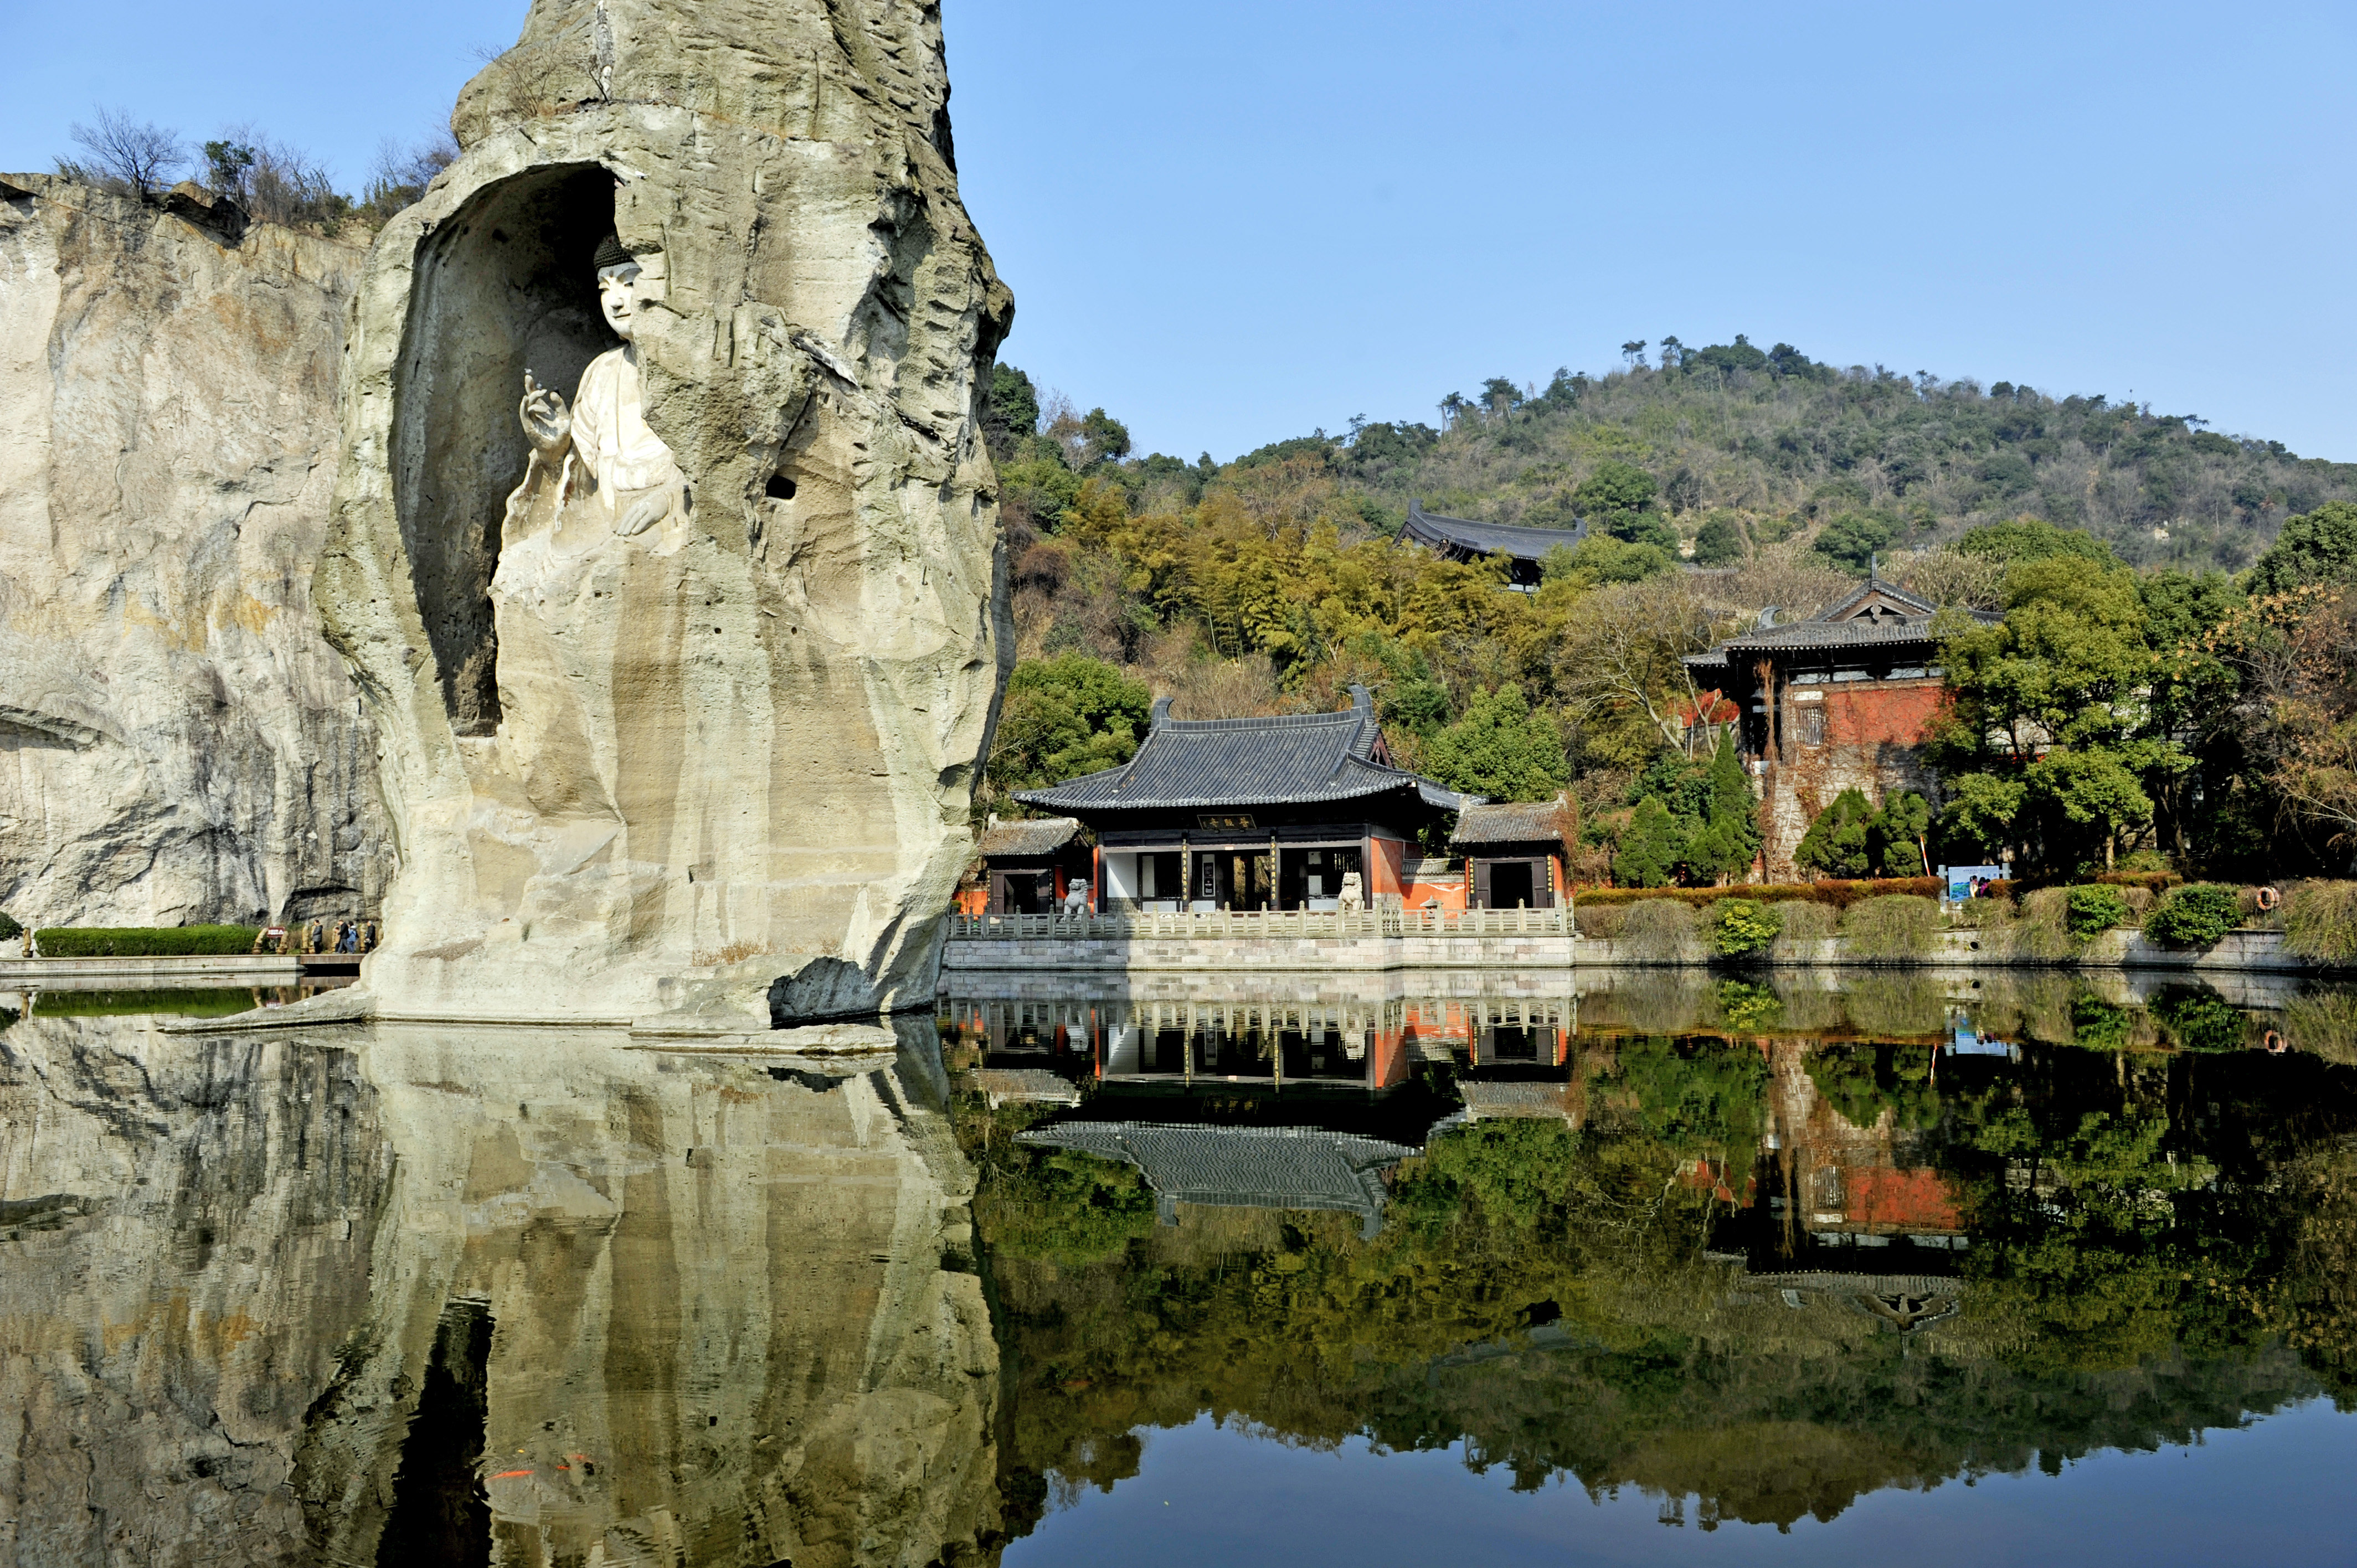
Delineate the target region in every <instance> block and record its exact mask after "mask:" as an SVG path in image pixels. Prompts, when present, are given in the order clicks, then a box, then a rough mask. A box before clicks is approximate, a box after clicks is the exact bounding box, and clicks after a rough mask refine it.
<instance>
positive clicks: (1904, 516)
mask: <svg viewBox="0 0 2357 1568" xmlns="http://www.w3.org/2000/svg"><path fill="white" fill-rule="evenodd" d="M1643 347H1644V346H1642V345H1634V344H1632V345H1631V346H1630V348H1629V350H1628V358H1629V359H1630V360H1631V363H1630V365H1629V366H1628V367H1627V368H1624V369H1621V370H1616V371H1611V372H1610V373H1609V374H1605V375H1600V376H1591V375H1586V374H1577V373H1574V372H1571V371H1557V372H1556V373H1555V377H1554V379H1553V380H1552V381H1550V382H1549V383H1548V384H1547V385H1546V386H1545V387H1544V388H1540V387H1538V386H1537V385H1535V384H1525V385H1523V386H1520V387H1517V386H1516V385H1514V384H1513V383H1512V381H1508V380H1506V379H1504V378H1502V377H1501V378H1493V379H1492V380H1491V381H1488V382H1487V383H1485V384H1484V385H1482V386H1481V387H1480V388H1479V389H1478V390H1477V392H1476V394H1475V395H1473V396H1471V397H1467V396H1463V395H1460V394H1458V393H1451V394H1449V396H1448V397H1447V398H1446V399H1443V400H1440V401H1439V403H1438V405H1437V413H1436V416H1435V417H1436V422H1437V427H1436V424H1427V423H1424V422H1411V423H1390V422H1384V423H1375V424H1363V423H1360V422H1357V421H1353V422H1352V424H1353V428H1352V429H1351V430H1349V431H1346V432H1343V433H1340V434H1337V435H1329V434H1327V433H1326V432H1323V431H1319V432H1318V433H1316V434H1314V435H1307V436H1301V437H1297V438H1294V439H1289V440H1282V441H1277V442H1275V443H1273V444H1271V445H1269V446H1264V447H1262V448H1260V449H1259V450H1257V451H1255V452H1252V453H1249V454H1247V455H1245V456H1243V457H1241V458H1239V459H1237V461H1236V462H1235V463H1234V464H1232V465H1226V466H1214V465H1212V464H1211V462H1210V461H1209V459H1208V457H1206V458H1205V459H1203V460H1200V461H1199V462H1197V463H1193V464H1189V463H1184V462H1182V461H1180V460H1179V459H1176V458H1171V457H1167V456H1159V455H1157V456H1148V457H1143V458H1140V457H1136V456H1133V455H1132V454H1131V453H1130V451H1129V449H1128V448H1129V442H1128V436H1127V433H1126V432H1125V430H1124V429H1123V428H1122V426H1121V424H1120V423H1119V421H1118V420H1117V419H1114V418H1113V417H1111V416H1109V415H1107V414H1105V413H1103V411H1102V410H1100V411H1097V412H1095V413H1092V414H1090V415H1086V416H1082V415H1079V414H1078V413H1076V412H1074V411H1071V410H1068V409H1061V408H1058V409H1051V410H1049V411H1048V413H1049V417H1048V418H1047V419H1046V420H1044V421H1043V420H1040V419H1039V417H1038V412H1037V403H1036V401H1035V399H1034V396H1033V393H1032V389H1031V387H1030V385H1029V383H1028V381H1027V380H1026V379H1025V378H1024V377H1023V376H1022V374H1021V372H1020V371H1011V370H1007V369H1002V371H1000V375H999V383H998V386H997V388H996V392H997V404H998V406H997V409H996V413H997V414H998V416H999V420H1000V422H1001V423H1000V433H1001V434H1000V440H999V441H997V442H995V443H994V445H995V446H998V447H999V449H1000V456H1001V462H1002V467H1007V468H1011V469H1013V470H1014V471H1013V472H1010V473H1008V474H1007V475H1006V478H1007V479H1008V481H1009V483H1008V486H1007V489H1008V492H1009V495H1008V499H1010V500H1012V501H1013V502H1014V503H1015V507H1016V510H1017V514H1018V517H1017V521H1022V520H1023V516H1024V514H1028V515H1030V516H1038V517H1042V518H1044V519H1052V518H1054V517H1055V516H1056V515H1057V514H1058V512H1059V511H1060V510H1061V509H1062V507H1064V506H1065V505H1068V504H1069V503H1070V499H1071V496H1070V490H1071V488H1073V487H1074V486H1076V484H1077V476H1078V475H1079V474H1080V473H1082V472H1084V471H1089V470H1093V471H1095V472H1098V473H1101V474H1105V475H1107V476H1108V477H1117V478H1119V479H1120V481H1121V482H1122V484H1123V486H1124V488H1125V489H1126V490H1127V491H1128V492H1129V501H1130V505H1131V506H1132V508H1133V509H1134V510H1141V511H1175V510H1181V509H1183V508H1185V507H1187V506H1189V505H1191V504H1192V503H1193V502H1194V501H1196V500H1197V499H1199V498H1200V493H1201V490H1202V488H1203V486H1204V484H1205V483H1206V481H1208V480H1210V479H1211V478H1215V477H1217V476H1218V475H1219V474H1221V473H1222V472H1229V473H1233V471H1235V470H1239V469H1249V468H1253V467H1261V466H1265V465H1268V464H1271V463H1282V464H1285V465H1286V466H1287V467H1294V468H1296V470H1297V471H1298V470H1299V469H1300V468H1322V469H1325V470H1328V471H1329V473H1330V477H1331V479H1332V480H1333V481H1334V483H1335V487H1336V489H1337V491H1338V492H1339V497H1340V499H1344V500H1346V501H1348V502H1350V503H1351V509H1352V510H1356V511H1357V512H1358V513H1359V514H1360V515H1361V517H1362V518H1363V520H1364V526H1365V528H1366V529H1367V530H1368V531H1369V532H1374V531H1376V530H1382V529H1390V528H1395V527H1396V526H1397V525H1398V523H1399V521H1400V520H1401V519H1402V518H1403V517H1404V516H1405V513H1406V509H1407V505H1408V502H1409V500H1410V499H1412V498H1421V499H1422V500H1423V501H1424V504H1425V506H1426V508H1427V509H1428V510H1433V511H1438V512H1446V513H1449V514H1453V515H1456V516H1460V517H1470V518H1480V519H1484V520H1487V521H1497V522H1519V523H1525V524H1536V525H1542V526H1546V525H1555V526H1568V525H1569V524H1570V523H1571V522H1572V521H1573V520H1574V519H1575V518H1576V517H1579V516H1583V515H1588V514H1591V513H1593V512H1595V511H1596V510H1598V508H1599V506H1601V507H1603V508H1605V509H1607V510H1638V511H1644V512H1649V513H1652V514H1654V515H1656V516H1658V517H1659V518H1660V519H1661V521H1662V523H1663V525H1665V527H1666V529H1667V530H1668V531H1669V532H1674V534H1675V535H1676V536H1677V542H1678V543H1679V544H1680V545H1681V547H1682V551H1681V553H1689V552H1691V553H1694V555H1695V558H1696V559H1698V560H1699V561H1701V562H1702V563H1703V564H1732V562H1733V561H1735V560H1736V559H1738V558H1739V557H1740V556H1742V555H1743V554H1745V553H1748V552H1749V550H1751V549H1753V548H1756V547H1757V546H1758V545H1760V544H1762V543H1769V542H1779V541H1781V540H1784V539H1787V538H1792V537H1794V536H1795V535H1798V536H1801V537H1803V538H1805V539H1815V538H1816V537H1818V535H1819V534H1820V532H1822V531H1824V530H1825V529H1826V527H1827V525H1828V524H1835V526H1834V528H1833V529H1832V533H1831V536H1830V537H1827V538H1825V539H1824V553H1826V554H1827V555H1829V556H1831V557H1832V558H1834V559H1835V560H1836V561H1843V560H1846V558H1847V557H1848V556H1849V555H1850V554H1852V553H1862V552H1863V551H1864V550H1866V549H1868V548H1889V547H1908V548H1917V549H1920V548H1923V547H1926V546H1929V545H1933V544H1937V543H1941V542H1946V541H1949V540H1952V539H1953V538H1954V537H1956V536H1957V535H1959V534H1961V533H1962V532H1964V529H1966V528H1968V527H1971V526H1973V525H1975V524H1977V523H1982V522H1988V521H1998V520H2003V519H2009V518H2015V517H2022V516H2032V517H2040V518H2043V519H2046V520H2047V521H2051V522H2056V523H2061V524H2063V525H2066V526H2071V527H2076V528H2080V529H2083V530H2085V531H2086V532H2090V533H2093V534H2094V535H2096V536H2097V537H2099V538H2101V539H2103V540H2104V541H2105V542H2108V543H2110V544H2111V546H2112V547H2113V549H2114V550H2115V552H2116V553H2118V555H2119V556H2120V557H2121V558H2122V559H2123V560H2125V561H2127V562H2129V563H2131V564H2171V565H2176V566H2179V567H2183V568H2188V569H2192V570H2201V569H2205V568H2212V567H2216V568H2223V569H2226V570H2237V569H2240V568H2241V567H2244V566H2245V565H2247V564H2250V562H2251V561H2252V559H2253V558H2255V556H2256V555H2257V553H2259V552H2260V551H2261V550H2263V549H2265V548H2266V545H2267V544H2268V542H2271V541H2272V540H2273V539H2274V537H2275V534H2276V530H2277V529H2278V528H2279V527H2280V525H2281V524H2282V521H2283V520H2284V519H2285V518H2286V517H2287V516H2290V515H2293V514H2295V513H2300V512H2306V511H2309V510H2312V509H2313V508H2315V507H2316V506H2317V505H2319V503H2322V502H2325V501H2330V500H2344V499H2357V464H2348V463H2332V462H2327V461H2323V460H2321V459H2314V458H2302V457H2299V456H2297V455H2296V454H2294V453H2292V452H2290V451H2288V450H2287V449H2286V448H2285V447H2284V446H2283V444H2282V443H2280V442H2276V441H2266V440H2261V439H2255V438H2250V437H2242V436H2229V435H2220V434H2218V433H2216V432H2214V431H2211V430H2205V429H2202V428H2200V426H2201V423H2202V422H2201V420H2199V419H2198V418H2195V417H2193V416H2190V415H2174V414H2164V413H2152V412H2150V411H2149V410H2148V409H2147V408H2145V407H2142V406H2138V405H2136V404H2131V403H2113V402H2111V401H2109V400H2108V399H2106V398H2104V397H2102V396H2083V395H2070V396H2063V397H2055V396H2051V395H2049V394H2048V393H2046V392H2040V391H2038V390H2036V389H2033V388H2030V387H2028V386H2017V385H2015V384H2014V383H2012V382H2010V381H1996V382H1994V383H1992V384H1989V385H1986V386H1984V385H1983V384H1982V383H1980V382H1978V381H1970V380H1963V381H1938V380H1936V379H1934V378H1932V377H1930V376H1928V375H1919V376H1917V377H1913V378H1910V377H1908V376H1904V375H1900V374H1897V373H1894V372H1892V371H1886V370H1883V369H1881V368H1880V367H1876V368H1874V369H1867V368H1866V367H1863V366H1852V367H1850V368H1848V369H1846V370H1842V369H1836V368H1835V367H1834V366H1831V365H1824V364H1820V363H1817V362H1816V361H1814V360H1811V359H1809V358H1808V357H1807V356H1806V355H1805V354H1803V353H1802V352H1800V351H1799V350H1797V349H1793V348H1792V347H1791V346H1790V345H1787V344H1778V345H1777V346H1776V347H1775V348H1773V349H1768V350H1765V351H1762V350H1761V349H1759V348H1757V347H1755V346H1753V345H1752V344H1751V343H1749V341H1748V340H1747V339H1746V338H1744V337H1742V336H1740V335H1738V337H1737V338H1736V339H1735V341H1734V342H1733V343H1732V344H1722V345H1715V346H1713V347H1710V348H1706V349H1687V348H1684V346H1682V345H1681V344H1679V342H1678V341H1677V339H1675V338H1665V339H1663V342H1662V344H1661V346H1660V348H1659V350H1658V362H1652V363H1649V362H1648V359H1647V356H1646V354H1645V353H1644V352H1643V351H1642V349H1643ZM1027 415H1028V417H1027ZM1027 425H1029V426H1030V427H1032V428H1040V427H1042V426H1045V427H1046V433H1047V434H1049V435H1051V436H1054V437H1058V438H1059V440H1058V445H1059V446H1060V451H1059V452H1058V453H1057V454H1056V456H1060V457H1062V458H1063V459H1065V460H1064V462H1063V463H1062V464H1061V465H1060V466H1061V467H1064V468H1065V470H1066V473H1067V474H1068V475H1071V476H1074V478H1070V479H1067V478H1065V476H1060V475H1056V474H1053V473H1049V472H1045V471H1041V469H1040V468H1039V467H1038V466H1037V465H1035V464H1032V463H1027V462H1025V461H1024V458H1025V457H1027V456H1031V455H1032V454H1030V453H1029V452H1020V451H1017V450H1016V449H1015V448H1016V446H1017V445H1018V444H1020V437H1021V436H1022V435H1024V434H1026V426H1027ZM1009 436H1012V437H1015V438H1016V440H1014V441H1009V440H1007V439H1006V438H1007V437H1009ZM1010 459H1012V461H1011V462H1010V461H1009V460H1010ZM1632 469H1633V470H1635V472H1634V473H1633V474H1632V473H1631V472H1630V471H1629V470H1632ZM1647 481H1650V485H1649V484H1648V483H1647ZM1632 485H1633V486H1634V487H1635V488H1636V489H1638V490H1644V489H1650V490H1651V491H1652V494H1651V495H1650V496H1647V497H1645V498H1644V499H1641V500H1638V499H1637V497H1636V496H1634V495H1632V494H1631V493H1630V488H1631V486H1632ZM1043 491H1044V492H1048V493H1042V492H1043ZM1055 492H1063V493H1055ZM1172 492H1177V493H1172ZM1632 500H1637V505H1636V506H1635V507H1634V508H1631V506H1630V502H1631V501H1632ZM1330 515H1332V513H1331V512H1330V511H1329V516H1330ZM1345 529H1346V532H1351V530H1349V528H1348V521H1347V512H1346V513H1345ZM1624 536H1627V535H1626V534H1625V532H1624ZM1654 536H1655V537H1656V538H1657V539H1658V540H1659V542H1662V543H1663V544H1665V545H1666V544H1668V543H1669V542H1670V540H1669V538H1668V537H1667V536H1666V534H1662V533H1656V534H1655V535H1654ZM1857 564H1860V565H1862V564H1864V563H1863V560H1862V559H1861V560H1860V561H1859V562H1858V563H1857Z"/></svg>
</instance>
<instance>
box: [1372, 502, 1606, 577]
mask: <svg viewBox="0 0 2357 1568" xmlns="http://www.w3.org/2000/svg"><path fill="white" fill-rule="evenodd" d="M1395 537H1396V538H1398V539H1412V540H1414V541H1415V542H1417V543H1419V544H1425V545H1429V546H1432V547H1433V548H1435V549H1439V550H1448V551H1459V552H1463V553H1466V554H1469V555H1512V557H1514V558H1515V559H1516V560H1518V561H1532V562H1538V561H1544V560H1545V559H1546V553H1547V552H1548V551H1550V550H1560V549H1568V548H1569V547H1571V546H1572V545H1575V544H1577V543H1578V542H1580V541H1581V540H1583V539H1585V538H1587V524H1586V523H1584V522H1576V523H1574V524H1572V526H1570V527H1569V528H1519V527H1516V526H1514V525H1513V524H1512V523H1504V522H1476V521H1473V520H1472V519H1470V518H1463V517H1437V516H1435V515H1434V514H1433V513H1431V512H1428V511H1426V510H1424V503H1423V502H1422V501H1410V502H1409V503H1408V508H1407V521H1405V522H1404V523H1402V524H1400V531H1399V532H1398V534H1397V535H1396V536H1395Z"/></svg>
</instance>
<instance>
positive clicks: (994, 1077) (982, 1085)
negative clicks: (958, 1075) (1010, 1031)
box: [974, 1067, 1081, 1106]
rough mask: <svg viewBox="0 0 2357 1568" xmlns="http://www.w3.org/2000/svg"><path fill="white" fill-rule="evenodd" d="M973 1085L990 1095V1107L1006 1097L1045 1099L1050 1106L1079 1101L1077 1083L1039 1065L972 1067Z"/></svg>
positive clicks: (1071, 1103)
mask: <svg viewBox="0 0 2357 1568" xmlns="http://www.w3.org/2000/svg"><path fill="white" fill-rule="evenodd" d="M974 1088H976V1089H978V1090H981V1091H982V1092H983V1093H984V1094H986V1095H988V1096H989V1097H990V1103H991V1104H992V1105H993V1106H997V1105H1001V1104H1004V1103H1005V1102H1006V1101H1009V1100H1023V1101H1044V1102H1046V1103H1048V1104H1051V1105H1078V1104H1079V1103H1080V1102H1081V1090H1080V1086H1079V1085H1078V1084H1075V1083H1074V1082H1073V1081H1072V1080H1071V1079H1068V1078H1064V1077H1062V1076H1060V1075H1059V1074H1057V1073H1052V1072H1049V1070H1048V1069H1046V1068H1042V1067H986V1068H977V1069H974Z"/></svg>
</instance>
